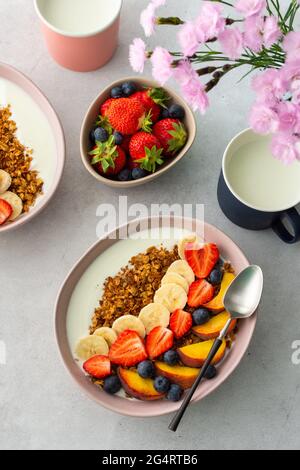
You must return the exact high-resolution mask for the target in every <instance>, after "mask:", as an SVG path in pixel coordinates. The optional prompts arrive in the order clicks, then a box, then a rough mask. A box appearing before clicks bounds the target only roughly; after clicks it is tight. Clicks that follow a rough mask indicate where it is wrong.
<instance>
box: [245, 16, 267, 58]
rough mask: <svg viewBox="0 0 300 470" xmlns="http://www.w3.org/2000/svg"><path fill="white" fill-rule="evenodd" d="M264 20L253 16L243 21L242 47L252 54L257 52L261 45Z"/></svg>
mask: <svg viewBox="0 0 300 470" xmlns="http://www.w3.org/2000/svg"><path fill="white" fill-rule="evenodd" d="M263 26H264V20H263V17H262V16H259V15H253V16H249V17H248V18H246V19H245V22H244V27H245V32H244V45H245V46H246V47H248V48H249V49H251V50H252V51H253V52H259V51H260V50H261V48H262V45H263V36H262V30H263Z"/></svg>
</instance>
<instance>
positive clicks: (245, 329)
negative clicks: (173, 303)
mask: <svg viewBox="0 0 300 470" xmlns="http://www.w3.org/2000/svg"><path fill="white" fill-rule="evenodd" d="M186 221H187V220H186ZM147 222H150V220H147ZM188 223H190V220H189V221H188ZM131 224H133V226H134V227H136V221H134V222H130V223H129V224H128V226H129V229H130V226H131ZM151 224H154V226H155V227H157V226H162V227H169V226H170V225H171V226H172V227H177V228H180V229H181V228H182V227H183V219H182V218H177V217H176V218H173V219H172V221H171V224H170V220H169V219H166V218H163V217H162V218H152V219H151ZM149 226H150V225H149ZM151 226H152V227H153V225H151ZM189 227H190V230H192V231H196V230H197V221H196V220H192V224H191V225H189ZM123 230H124V227H123V229H122V233H123V234H124V231H123ZM117 235H118V231H117ZM204 237H205V240H206V241H209V242H213V243H216V244H217V245H218V247H219V248H220V251H221V255H222V257H223V258H225V259H226V260H230V261H231V263H232V265H233V266H234V268H235V270H236V273H237V274H238V273H239V272H240V271H242V270H243V269H244V268H246V267H247V266H249V262H248V260H247V259H246V257H245V255H244V254H243V253H242V251H241V250H240V249H239V247H238V246H237V245H236V244H235V243H234V242H233V241H232V240H231V239H230V238H229V237H227V236H226V235H225V234H224V233H222V232H221V231H220V230H218V229H217V228H216V227H213V226H212V225H209V224H204ZM116 243H120V242H118V240H111V239H109V236H108V238H105V239H102V240H100V241H98V242H97V243H96V244H95V245H94V246H92V247H91V248H90V249H89V250H88V252H87V253H86V254H85V255H84V256H83V257H82V258H81V259H80V260H79V261H78V263H77V264H76V265H75V267H74V268H73V269H72V271H71V272H70V274H69V275H68V277H67V279H66V280H65V282H64V284H63V286H62V288H61V290H60V293H59V295H58V299H57V303H56V307H55V332H56V339H57V343H58V347H59V351H60V354H61V357H62V360H63V362H64V365H65V366H66V369H67V370H68V372H69V373H70V374H71V376H72V377H73V379H74V380H75V382H76V383H77V385H79V387H80V388H81V389H82V390H83V391H84V392H86V394H87V395H88V396H89V397H90V398H92V399H93V400H95V401H96V402H97V403H98V404H100V405H102V406H105V407H106V408H109V409H110V410H112V411H115V412H117V413H120V414H123V415H128V416H136V417H150V416H159V415H164V414H167V413H171V412H174V411H176V410H177V409H178V408H179V407H180V402H179V403H173V402H170V401H167V400H161V401H153V402H146V401H139V400H131V399H127V398H122V397H119V396H111V395H108V394H107V393H105V392H104V391H101V390H100V389H99V388H98V387H97V386H95V385H94V384H92V382H91V380H90V379H89V378H88V377H86V376H85V374H84V373H83V371H82V370H81V368H80V367H79V366H78V364H77V363H76V361H75V360H74V358H73V355H72V352H71V348H70V345H69V337H68V331H69V330H68V328H67V312H68V309H69V305H70V301H71V297H72V294H73V292H74V289H75V288H76V286H77V283H78V282H79V281H80V279H81V277H82V276H83V275H85V273H86V272H87V270H88V269H89V267H90V266H91V264H92V263H93V262H94V261H95V260H96V259H97V258H98V257H99V256H100V255H102V254H104V252H105V251H106V250H108V249H109V248H112V247H113V245H115V244H116ZM150 245H151V240H149V246H150ZM120 267H121V266H120ZM96 277H97V276H96ZM87 281H88V278H86V277H85V278H84V281H83V282H84V284H85V285H86V282H87ZM96 284H98V282H97V281H96V282H95V286H90V283H89V282H88V285H89V286H90V287H91V290H92V292H94V290H95V289H96V288H97V286H96ZM78 300H79V303H80V299H78V298H77V299H76V302H75V304H73V305H78V303H77V301H78ZM89 302H90V301H89ZM90 307H91V310H92V309H93V306H92V305H90ZM77 308H78V307H77ZM91 314H92V311H91ZM78 315H79V314H78ZM84 315H85V313H84ZM76 321H77V320H76ZM78 321H79V322H80V321H82V318H81V319H80V318H79V319H78ZM88 321H89V319H88ZM69 324H70V323H69ZM255 324H256V315H253V317H251V318H249V319H247V320H243V321H240V324H239V331H238V334H237V336H236V341H235V342H234V344H233V346H232V349H231V350H230V351H229V352H228V354H227V356H226V357H225V359H224V360H223V362H222V363H221V364H220V365H219V367H218V369H219V374H218V375H217V377H216V378H215V379H213V380H210V381H204V382H203V383H202V384H201V385H200V386H199V388H198V390H197V391H196V393H195V395H194V399H193V401H194V402H198V401H200V400H202V399H203V398H204V397H206V396H207V395H209V394H210V393H212V392H213V391H214V390H216V389H217V388H218V387H219V386H220V385H221V384H222V383H223V382H224V381H225V380H226V379H227V378H228V377H229V375H230V374H231V373H232V372H233V371H234V369H235V368H236V367H237V366H238V364H239V363H240V361H241V359H242V357H243V356H244V354H245V352H246V351H247V348H248V346H249V343H250V340H251V338H252V335H253V332H254V328H255ZM75 336H76V341H77V335H75Z"/></svg>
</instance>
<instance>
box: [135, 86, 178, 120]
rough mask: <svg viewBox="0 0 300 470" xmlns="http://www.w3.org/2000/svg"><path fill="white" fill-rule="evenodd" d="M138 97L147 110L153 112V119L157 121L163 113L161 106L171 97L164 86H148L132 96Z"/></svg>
mask: <svg viewBox="0 0 300 470" xmlns="http://www.w3.org/2000/svg"><path fill="white" fill-rule="evenodd" d="M130 98H131V99H136V100H138V101H139V102H140V103H142V105H143V106H144V108H145V110H146V111H147V112H151V116H150V117H151V121H152V122H153V123H154V122H157V121H158V119H159V116H160V113H161V106H164V103H165V102H166V101H167V100H168V99H169V97H168V96H167V94H166V92H165V91H164V90H163V88H148V89H147V90H143V91H137V92H136V93H134V94H133V95H131V97H130Z"/></svg>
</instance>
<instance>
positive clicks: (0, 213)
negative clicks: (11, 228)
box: [0, 199, 13, 225]
mask: <svg viewBox="0 0 300 470" xmlns="http://www.w3.org/2000/svg"><path fill="white" fill-rule="evenodd" d="M12 213H13V208H12V207H11V205H10V204H9V203H8V202H7V201H5V200H4V199H0V225H3V224H4V223H5V222H6V221H7V220H8V219H9V218H10V216H11V214H12Z"/></svg>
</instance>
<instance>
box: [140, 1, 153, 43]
mask: <svg viewBox="0 0 300 470" xmlns="http://www.w3.org/2000/svg"><path fill="white" fill-rule="evenodd" d="M140 23H141V25H142V27H143V29H144V32H145V36H147V37H150V36H152V34H153V33H154V31H155V24H156V18H155V6H154V5H153V4H152V3H149V5H148V6H147V8H146V9H145V10H143V11H142V13H141V17H140Z"/></svg>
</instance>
